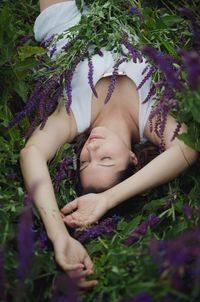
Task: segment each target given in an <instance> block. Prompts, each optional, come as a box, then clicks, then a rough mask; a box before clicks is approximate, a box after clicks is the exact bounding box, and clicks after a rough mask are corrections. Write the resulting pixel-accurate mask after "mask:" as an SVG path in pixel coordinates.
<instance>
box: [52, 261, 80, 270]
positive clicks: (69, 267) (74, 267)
mask: <svg viewBox="0 0 200 302" xmlns="http://www.w3.org/2000/svg"><path fill="white" fill-rule="evenodd" d="M58 264H59V265H60V266H61V268H62V269H63V270H64V271H65V272H69V271H75V270H83V268H84V264H82V263H79V264H66V262H58Z"/></svg>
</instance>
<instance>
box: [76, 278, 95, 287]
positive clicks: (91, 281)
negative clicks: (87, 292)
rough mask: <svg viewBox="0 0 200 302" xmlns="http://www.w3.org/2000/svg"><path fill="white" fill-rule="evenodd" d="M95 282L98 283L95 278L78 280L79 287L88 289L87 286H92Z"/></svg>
mask: <svg viewBox="0 0 200 302" xmlns="http://www.w3.org/2000/svg"><path fill="white" fill-rule="evenodd" d="M97 284H98V281H97V280H90V281H86V280H85V279H82V280H80V281H79V284H78V286H79V287H80V288H81V289H89V288H92V287H94V286H96V285H97Z"/></svg>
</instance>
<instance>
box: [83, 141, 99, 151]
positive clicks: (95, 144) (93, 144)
mask: <svg viewBox="0 0 200 302" xmlns="http://www.w3.org/2000/svg"><path fill="white" fill-rule="evenodd" d="M86 148H87V150H88V152H89V153H91V152H92V151H96V150H97V149H98V148H99V144H98V142H97V141H95V140H92V141H89V142H88V143H87V146H86Z"/></svg>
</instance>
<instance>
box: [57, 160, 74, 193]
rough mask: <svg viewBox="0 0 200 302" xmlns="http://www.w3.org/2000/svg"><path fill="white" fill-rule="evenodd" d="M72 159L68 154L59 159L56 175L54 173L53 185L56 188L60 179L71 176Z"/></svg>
mask: <svg viewBox="0 0 200 302" xmlns="http://www.w3.org/2000/svg"><path fill="white" fill-rule="evenodd" d="M72 164H73V159H72V157H69V156H65V157H64V158H63V159H62V160H61V161H60V164H59V166H58V169H57V172H56V175H55V179H54V185H55V187H56V189H57V188H58V186H59V184H60V182H61V180H62V179H63V178H69V177H71V171H72V167H73V165H72Z"/></svg>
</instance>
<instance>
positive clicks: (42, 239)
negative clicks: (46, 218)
mask: <svg viewBox="0 0 200 302" xmlns="http://www.w3.org/2000/svg"><path fill="white" fill-rule="evenodd" d="M38 239H39V247H40V248H41V249H42V250H45V249H46V248H47V242H48V236H47V233H46V231H44V230H42V231H41V232H40V234H39V238H38Z"/></svg>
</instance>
